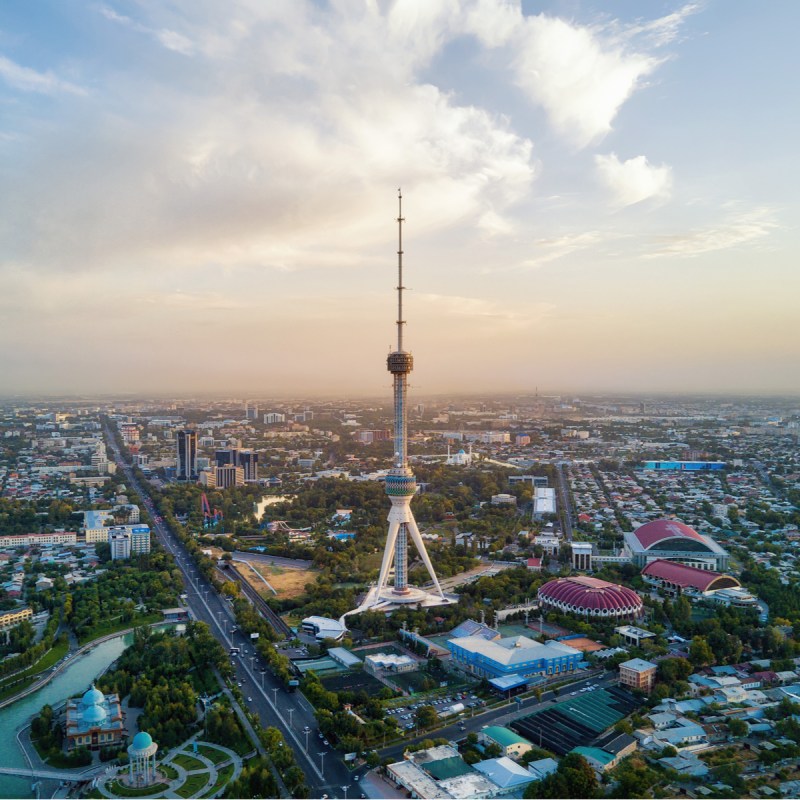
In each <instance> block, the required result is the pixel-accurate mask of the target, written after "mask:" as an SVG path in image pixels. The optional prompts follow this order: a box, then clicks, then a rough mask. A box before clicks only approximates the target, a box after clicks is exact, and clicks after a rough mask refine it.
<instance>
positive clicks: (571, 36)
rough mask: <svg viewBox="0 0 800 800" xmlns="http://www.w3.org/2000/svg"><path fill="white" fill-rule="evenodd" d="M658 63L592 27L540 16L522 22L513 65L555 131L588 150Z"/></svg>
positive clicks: (609, 128)
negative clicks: (522, 26) (615, 41)
mask: <svg viewBox="0 0 800 800" xmlns="http://www.w3.org/2000/svg"><path fill="white" fill-rule="evenodd" d="M658 64H659V59H657V58H655V57H653V56H649V55H643V54H639V53H627V52H625V50H623V48H621V47H618V46H613V45H610V44H609V42H607V41H604V40H603V38H602V36H601V35H600V34H599V33H598V31H595V30H593V29H591V28H588V27H581V26H578V25H574V24H572V23H569V22H566V21H565V20H562V19H557V18H554V17H547V16H544V15H540V16H537V17H529V18H528V19H527V20H526V26H525V29H524V33H523V35H522V40H521V46H520V48H519V53H518V56H517V58H516V60H515V64H514V66H515V71H516V80H517V83H518V84H519V86H520V87H521V88H522V89H523V90H524V91H525V92H526V93H527V94H528V95H529V97H530V98H531V99H532V100H533V101H534V102H536V103H538V104H539V105H541V106H542V107H543V108H544V110H545V111H546V112H547V115H548V116H549V117H550V120H551V122H552V124H553V126H554V127H555V128H556V129H557V130H559V131H560V132H562V133H563V134H565V135H566V136H567V137H569V139H570V140H571V141H572V142H573V143H574V144H575V145H577V146H578V147H586V146H587V145H589V144H591V143H592V142H594V141H597V140H599V139H601V138H602V137H603V136H605V135H606V134H607V133H608V132H609V131H610V130H611V123H612V121H613V119H614V117H615V116H616V115H617V112H618V111H619V109H620V107H621V106H622V104H623V103H624V102H625V101H626V100H627V99H628V98H629V97H630V96H631V94H633V92H634V91H635V89H636V88H637V87H638V85H639V84H640V82H641V80H642V79H643V78H644V77H645V76H647V75H649V74H650V73H651V72H652V71H653V70H654V69H655V68H656V66H657V65H658Z"/></svg>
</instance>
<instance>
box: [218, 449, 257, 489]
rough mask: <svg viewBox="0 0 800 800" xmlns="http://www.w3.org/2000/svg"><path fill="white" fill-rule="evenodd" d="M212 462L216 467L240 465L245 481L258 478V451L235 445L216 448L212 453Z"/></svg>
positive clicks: (252, 480)
mask: <svg viewBox="0 0 800 800" xmlns="http://www.w3.org/2000/svg"><path fill="white" fill-rule="evenodd" d="M214 463H215V465H216V466H217V467H227V466H234V467H241V468H242V471H243V475H244V478H243V480H244V481H245V482H254V481H257V480H258V453H256V452H254V451H253V450H240V449H239V448H236V447H231V448H228V449H227V450H217V451H216V452H215V453H214ZM237 485H238V484H237Z"/></svg>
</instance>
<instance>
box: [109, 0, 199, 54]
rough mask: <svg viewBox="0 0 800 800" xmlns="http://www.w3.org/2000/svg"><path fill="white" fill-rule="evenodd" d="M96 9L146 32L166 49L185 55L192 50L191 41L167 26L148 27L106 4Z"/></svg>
mask: <svg viewBox="0 0 800 800" xmlns="http://www.w3.org/2000/svg"><path fill="white" fill-rule="evenodd" d="M98 10H99V11H100V13H101V14H102V15H103V16H104V17H105V18H106V19H110V20H111V21H112V22H118V23H119V24H120V25H124V26H125V27H127V28H130V29H131V30H134V31H136V32H137V33H144V34H147V35H148V36H150V37H152V38H153V39H155V40H156V41H157V42H158V43H159V44H160V45H162V46H163V47H166V49H167V50H172V51H174V52H176V53H181V54H182V55H185V56H186V55H190V54H191V53H192V51H193V50H194V46H193V44H192V42H191V41H190V40H189V39H187V38H186V37H185V36H183V35H182V34H180V33H178V32H177V31H173V30H170V29H168V28H157V29H156V28H149V27H148V26H147V25H142V24H141V23H139V22H135V21H134V20H132V19H131V18H130V17H126V16H125V15H124V14H118V13H117V12H116V11H114V9H112V8H109V7H108V6H100V8H99V9H98Z"/></svg>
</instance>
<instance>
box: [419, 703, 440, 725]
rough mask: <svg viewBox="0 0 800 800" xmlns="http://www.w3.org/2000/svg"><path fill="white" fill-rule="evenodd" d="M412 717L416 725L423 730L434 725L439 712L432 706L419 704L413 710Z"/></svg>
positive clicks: (437, 719)
mask: <svg viewBox="0 0 800 800" xmlns="http://www.w3.org/2000/svg"><path fill="white" fill-rule="evenodd" d="M414 718H415V720H416V723H417V726H418V727H419V728H420V729H421V730H425V729H426V728H432V727H434V725H436V723H437V722H438V721H439V714H438V713H437V711H436V709H435V708H434V707H433V706H429V705H425V706H420V707H419V708H418V709H417V710H416V711H415V712H414Z"/></svg>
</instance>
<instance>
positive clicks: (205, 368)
mask: <svg viewBox="0 0 800 800" xmlns="http://www.w3.org/2000/svg"><path fill="white" fill-rule="evenodd" d="M798 17H800V10H798V6H797V4H796V3H794V2H790V0H783V2H770V3H762V4H753V3H745V2H739V1H738V0H724V2H723V0H716V2H715V1H714V0H708V1H707V2H696V3H679V2H678V3H667V2H650V3H645V4H643V3H640V2H616V3H601V2H591V3H590V2H578V1H577V0H576V1H574V2H551V3H536V2H528V0H525V2H523V3H520V2H514V0H463V2H457V1H456V0H424V2H423V1H422V0H398V1H396V2H378V0H359V1H358V2H356V0H339V1H338V2H321V0H320V2H304V1H303V0H284V1H283V2H279V1H277V0H276V1H275V2H269V3H264V2H261V1H260V0H232V1H231V2H225V3H223V2H220V1H219V0H206V1H205V2H201V1H199V0H170V2H159V3H145V2H137V1H135V0H108V2H79V1H78V0H59V1H58V2H55V1H53V2H38V1H37V2H35V3H31V2H23V1H22V0H18V1H17V2H7V3H4V4H0V180H2V186H3V188H4V191H3V192H2V193H0V319H2V320H3V325H2V326H0V374H2V375H3V376H4V381H3V385H4V388H5V390H6V392H29V391H46V392H56V393H58V392H115V391H129V392H137V391H155V390H159V391H165V392H173V391H176V392H177V391H185V392H194V391H226V392H227V391H229V392H230V393H245V392H248V393H253V392H255V393H259V392H263V393H270V392H272V393H275V394H278V393H280V394H287V393H293V392H316V393H320V394H325V393H337V394H340V393H350V394H356V393H371V394H373V393H382V392H384V391H385V390H386V387H387V386H388V383H389V376H388V375H387V374H386V373H385V371H384V367H383V360H384V356H385V353H386V351H387V348H388V346H389V344H390V342H391V341H392V334H393V331H392V321H393V318H394V312H393V304H394V298H393V297H392V288H393V286H394V285H395V278H394V269H395V255H394V252H395V249H396V227H395V224H394V217H395V216H396V197H395V195H396V190H397V187H398V186H400V185H402V186H403V193H404V198H405V201H404V202H405V207H404V215H405V217H406V220H407V227H406V232H405V250H406V266H407V273H406V283H407V285H408V286H409V287H410V289H411V291H410V292H409V295H408V299H407V317H408V323H409V324H408V333H407V344H408V346H409V347H410V348H411V349H412V350H413V352H414V354H415V360H416V369H415V373H414V385H415V391H419V392H420V393H434V392H446V391H480V392H485V391H492V390H497V391H501V390H532V389H533V388H534V387H537V386H538V387H539V390H540V391H544V392H547V391H592V390H595V391H607V390H621V391H624V390H632V391H634V390H635V391H644V392H661V391H702V392H709V391H712V392H715V391H723V392H724V391H732V392H746V393H751V392H757V393H764V392H797V391H798V390H800V370H798V369H797V364H798V361H800V352H798V351H799V350H800V337H799V336H798V335H797V334H796V330H795V329H796V322H795V320H796V316H797V305H798V303H797V298H798V297H799V296H800V291H798V290H800V286H798V283H800V281H799V280H798V275H797V267H796V262H797V250H798V234H797V225H796V223H795V219H796V218H797V203H798V201H797V191H796V187H797V186H798V184H799V183H800V181H799V180H798V179H800V175H798V157H797V155H796V150H797V145H796V142H797V141H798V140H800V131H798V108H797V103H796V100H795V95H796V90H795V89H794V76H796V75H797V74H798V66H800V65H798V55H797V47H796V45H795V42H794V32H795V31H796V30H797V27H798V22H800V20H799V19H798Z"/></svg>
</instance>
